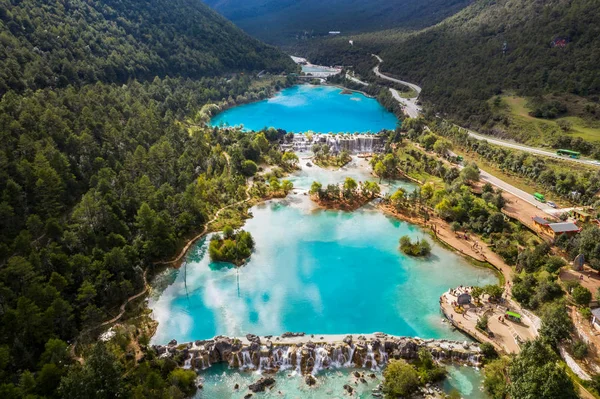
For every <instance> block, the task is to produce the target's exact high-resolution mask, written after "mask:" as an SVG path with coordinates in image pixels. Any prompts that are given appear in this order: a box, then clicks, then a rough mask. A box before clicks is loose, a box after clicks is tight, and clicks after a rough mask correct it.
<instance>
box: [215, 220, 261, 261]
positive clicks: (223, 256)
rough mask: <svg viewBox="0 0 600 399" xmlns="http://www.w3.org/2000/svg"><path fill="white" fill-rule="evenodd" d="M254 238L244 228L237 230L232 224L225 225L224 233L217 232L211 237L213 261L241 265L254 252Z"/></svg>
mask: <svg viewBox="0 0 600 399" xmlns="http://www.w3.org/2000/svg"><path fill="white" fill-rule="evenodd" d="M252 249H254V239H253V238H252V235H251V234H250V233H248V232H247V231H244V230H238V231H237V232H236V231H235V230H234V229H233V228H232V227H231V226H225V228H224V229H223V235H222V236H221V235H220V234H215V235H214V236H212V238H211V239H210V245H209V247H208V253H209V255H210V259H211V260H212V261H213V262H229V263H233V264H234V265H236V266H241V265H243V264H244V262H245V261H246V260H247V259H248V258H249V257H250V255H251V254H252Z"/></svg>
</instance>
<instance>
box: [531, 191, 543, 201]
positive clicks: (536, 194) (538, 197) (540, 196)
mask: <svg viewBox="0 0 600 399" xmlns="http://www.w3.org/2000/svg"><path fill="white" fill-rule="evenodd" d="M533 198H535V199H536V200H537V201H540V202H546V197H544V196H543V195H542V194H540V193H533Z"/></svg>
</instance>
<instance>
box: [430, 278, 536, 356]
mask: <svg viewBox="0 0 600 399" xmlns="http://www.w3.org/2000/svg"><path fill="white" fill-rule="evenodd" d="M457 290H458V291H459V292H465V291H467V290H468V289H466V288H464V287H463V288H462V289H461V288H458V289H457ZM459 292H455V293H451V292H450V291H448V292H445V293H444V294H443V295H442V297H441V302H440V307H441V309H442V311H443V313H444V315H446V317H447V318H448V319H449V320H450V322H451V323H452V324H453V325H454V326H455V327H456V328H458V329H460V330H462V331H464V332H466V333H467V334H469V335H471V336H472V337H474V338H476V339H477V340H478V341H481V342H488V343H490V344H492V345H494V347H495V348H496V350H497V351H499V352H504V353H519V352H520V350H521V348H520V344H519V343H520V342H524V341H527V340H531V339H534V338H535V336H536V332H535V326H534V325H533V322H532V321H531V320H529V318H528V317H527V315H524V314H522V315H521V316H522V322H521V323H516V322H513V321H510V320H508V319H504V318H503V320H502V321H501V320H499V318H500V317H502V316H504V312H505V311H506V310H507V307H506V306H503V305H501V304H495V303H490V302H488V300H487V299H486V298H482V300H481V305H480V306H474V305H473V304H471V305H465V306H464V312H462V313H459V312H457V308H455V306H453V303H455V302H456V300H457V294H458V293H459ZM484 297H485V295H484ZM515 311H517V312H519V310H518V309H517V310H515ZM483 315H486V316H488V331H490V332H492V334H493V335H492V336H490V335H486V334H484V333H483V332H481V331H480V330H479V329H477V328H476V325H477V320H479V319H480V318H481V317H482V316H483Z"/></svg>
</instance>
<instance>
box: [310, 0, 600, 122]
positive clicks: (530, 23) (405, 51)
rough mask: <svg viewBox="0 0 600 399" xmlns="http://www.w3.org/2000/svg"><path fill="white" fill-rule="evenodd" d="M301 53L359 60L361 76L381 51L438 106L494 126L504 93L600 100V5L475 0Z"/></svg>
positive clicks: (329, 60)
mask: <svg viewBox="0 0 600 399" xmlns="http://www.w3.org/2000/svg"><path fill="white" fill-rule="evenodd" d="M348 39H352V40H353V41H354V45H353V46H350V45H349V43H348ZM505 43H506V48H505ZM504 49H505V50H504ZM303 50H304V51H301V53H302V54H303V55H306V56H308V57H309V59H311V61H313V62H315V63H323V64H324V65H334V64H343V65H354V67H355V68H358V69H360V72H362V73H363V74H366V73H368V72H369V70H370V68H372V66H373V65H374V64H375V60H374V59H373V58H372V57H371V54H372V53H377V54H379V55H381V56H382V58H383V59H384V63H383V64H382V66H381V70H382V71H383V72H386V73H388V74H392V75H396V76H398V77H400V78H403V79H404V80H408V81H412V82H415V83H419V84H420V86H421V87H422V88H423V93H422V96H421V98H422V99H423V101H425V102H429V103H431V104H433V105H435V110H436V111H438V112H441V113H444V114H446V115H449V116H452V117H454V118H456V119H457V120H460V121H461V122H463V123H468V124H470V125H471V126H473V127H488V128H490V129H491V128H492V127H493V126H494V125H495V124H496V123H497V122H498V121H497V120H495V119H494V118H496V116H495V115H494V112H493V110H492V107H491V105H490V103H489V101H488V100H489V99H490V98H491V97H492V96H494V95H496V94H499V93H501V92H502V91H511V92H512V91H514V92H516V93H518V94H520V95H524V96H530V97H532V96H539V95H544V94H547V93H553V92H558V93H572V94H576V95H578V96H584V97H588V99H589V100H591V101H593V102H596V103H597V102H598V96H599V95H600V63H599V62H598V61H597V60H598V59H600V2H598V1H596V0H547V1H539V0H522V1H512V0H477V1H476V2H475V3H473V4H472V5H470V6H468V7H466V8H465V9H464V10H462V11H460V12H459V13H457V14H456V15H454V16H452V17H449V18H448V19H446V20H444V21H443V22H441V23H439V24H438V25H435V26H433V27H430V28H426V29H424V30H421V31H418V32H408V33H407V32H402V31H390V30H388V31H381V32H372V33H366V34H361V35H355V36H351V37H346V38H341V37H340V38H333V39H327V40H321V41H315V42H312V43H311V42H309V43H305V45H304V48H303Z"/></svg>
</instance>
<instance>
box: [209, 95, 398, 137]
mask: <svg viewBox="0 0 600 399" xmlns="http://www.w3.org/2000/svg"><path fill="white" fill-rule="evenodd" d="M341 93H342V89H340V88H337V87H331V86H313V85H298V86H293V87H290V88H287V89H284V90H282V91H280V92H279V93H277V94H276V95H275V96H274V97H272V98H269V99H267V100H262V101H259V102H255V103H251V104H245V105H240V106H238V107H233V108H230V109H228V110H226V111H224V112H221V113H219V114H217V115H215V116H214V117H213V118H212V119H211V121H210V124H211V125H212V126H238V125H244V128H245V129H248V130H260V129H262V128H264V127H275V128H280V129H284V130H286V131H289V132H296V133H303V132H307V131H309V130H311V131H314V132H320V133H329V132H333V133H340V132H349V133H355V132H360V133H368V132H371V133H377V132H379V131H380V130H382V129H394V128H395V127H396V124H397V122H398V119H397V118H396V116H395V115H394V114H392V113H391V112H389V111H387V110H386V109H385V108H384V107H382V106H381V105H380V104H379V103H378V102H377V100H375V99H374V98H369V97H367V96H365V95H363V94H361V93H352V94H341Z"/></svg>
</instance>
